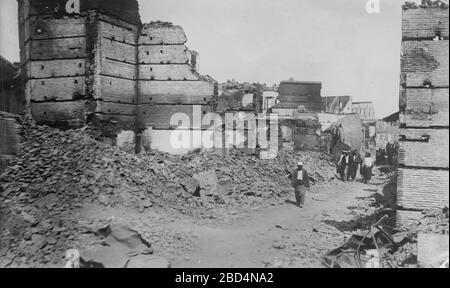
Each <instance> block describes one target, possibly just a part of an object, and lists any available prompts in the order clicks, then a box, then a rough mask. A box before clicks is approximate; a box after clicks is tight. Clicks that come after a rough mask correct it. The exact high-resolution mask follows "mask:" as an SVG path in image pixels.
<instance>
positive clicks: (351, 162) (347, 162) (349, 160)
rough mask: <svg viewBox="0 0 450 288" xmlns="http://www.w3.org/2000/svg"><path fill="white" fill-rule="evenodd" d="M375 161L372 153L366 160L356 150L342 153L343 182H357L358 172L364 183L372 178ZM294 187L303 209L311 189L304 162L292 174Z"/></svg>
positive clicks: (340, 160)
mask: <svg viewBox="0 0 450 288" xmlns="http://www.w3.org/2000/svg"><path fill="white" fill-rule="evenodd" d="M373 164H374V163H373V160H372V157H371V154H370V153H366V155H365V157H364V159H361V156H360V155H359V153H358V152H357V151H356V150H352V151H349V150H347V151H342V153H341V155H340V157H339V161H338V165H337V170H338V173H339V175H340V177H341V179H342V180H343V181H355V180H356V175H357V173H358V170H359V171H360V174H361V176H362V178H363V181H364V183H366V184H367V183H368V182H369V181H370V179H371V178H372V168H373ZM291 181H292V187H293V188H294V190H295V200H296V204H297V206H298V207H300V208H302V207H303V205H304V203H305V196H306V191H307V190H308V189H310V187H311V184H310V179H309V175H308V172H307V171H306V169H305V168H304V167H303V162H298V163H297V168H296V169H295V170H294V171H293V172H292V174H291Z"/></svg>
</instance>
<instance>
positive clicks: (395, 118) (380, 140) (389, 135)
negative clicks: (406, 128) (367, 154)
mask: <svg viewBox="0 0 450 288" xmlns="http://www.w3.org/2000/svg"><path fill="white" fill-rule="evenodd" d="M399 115H400V113H399V112H396V113H394V114H391V115H389V116H387V117H385V118H383V119H382V120H379V121H377V123H376V133H377V135H376V144H377V149H380V148H385V147H386V144H388V143H391V144H393V143H395V142H397V141H398V139H399V129H400V117H399Z"/></svg>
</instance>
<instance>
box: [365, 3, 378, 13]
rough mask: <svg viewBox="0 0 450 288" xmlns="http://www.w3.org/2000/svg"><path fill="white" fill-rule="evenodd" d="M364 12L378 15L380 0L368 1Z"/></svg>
mask: <svg viewBox="0 0 450 288" xmlns="http://www.w3.org/2000/svg"><path fill="white" fill-rule="evenodd" d="M366 12H367V13H369V14H379V13H380V0H368V1H367V3H366Z"/></svg>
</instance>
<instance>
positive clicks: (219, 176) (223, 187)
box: [0, 123, 334, 266]
mask: <svg viewBox="0 0 450 288" xmlns="http://www.w3.org/2000/svg"><path fill="white" fill-rule="evenodd" d="M22 131H23V132H22V134H23V135H22V137H21V142H20V145H19V146H20V151H19V153H18V155H17V158H16V159H15V160H14V161H13V162H12V163H11V166H9V167H8V168H7V169H6V170H5V171H4V172H3V173H2V174H1V175H0V227H1V229H0V241H1V243H0V244H1V245H0V259H3V261H4V262H7V263H6V264H8V263H9V262H14V263H19V264H17V265H20V263H22V264H24V263H36V262H38V263H44V264H47V263H48V264H50V263H54V264H55V263H59V262H58V261H61V257H62V256H61V255H64V253H65V251H66V250H67V249H70V248H71V247H68V244H67V243H68V242H73V241H75V240H77V237H80V236H79V235H84V234H85V233H86V230H89V229H86V225H87V224H86V223H82V221H80V215H79V214H80V211H81V210H82V208H83V207H84V205H85V204H86V203H89V204H96V205H104V206H108V207H119V208H120V207H127V208H131V209H136V210H137V211H138V212H144V211H145V210H147V209H160V208H161V209H164V210H165V211H167V212H168V213H169V212H170V213H181V214H183V215H188V216H192V217H196V218H198V219H221V217H218V216H217V213H219V212H218V211H219V210H220V211H227V209H231V210H233V212H236V210H237V209H243V210H245V209H247V208H248V207H249V206H254V207H260V206H264V205H266V206H268V205H275V204H279V203H281V202H282V201H283V200H282V198H283V197H285V196H286V194H287V193H291V192H292V191H291V187H290V181H289V176H290V173H291V172H292V169H293V168H294V167H295V164H296V162H297V161H303V162H304V163H305V166H306V168H307V169H309V171H311V173H310V174H311V176H312V177H313V180H314V181H315V182H316V183H318V182H323V181H331V180H332V179H333V177H334V169H333V167H332V166H331V165H330V164H329V163H328V160H327V157H324V156H322V155H321V154H319V153H313V152H311V153H306V152H305V153H302V154H294V153H293V152H289V151H280V152H279V155H278V158H277V159H273V160H267V161H266V160H260V159H258V158H256V157H249V156H247V155H244V154H243V153H241V152H239V151H231V152H230V155H229V156H226V157H225V156H222V155H219V154H214V153H199V154H190V155H187V156H172V155H167V154H162V153H159V152H144V153H141V154H139V155H135V154H130V153H126V152H123V151H120V150H118V149H116V148H114V147H112V146H110V145H108V144H106V143H103V142H102V141H97V140H95V139H93V137H91V134H92V133H91V132H92V131H91V130H90V129H80V130H69V131H60V130H57V129H53V128H49V127H45V126H37V125H34V124H31V123H24V124H23V129H22ZM99 140H101V139H99ZM208 175H212V176H214V177H212V179H213V181H212V182H211V181H205V179H203V178H205V177H206V176H208ZM216 181H217V183H215V182H216ZM162 207H163V208H162ZM218 207H220V208H223V209H216V208H218ZM239 207H240V208H239ZM25 248H26V249H25ZM5 259H6V260H5ZM0 262H2V261H0ZM4 262H2V263H0V266H1V265H6V264H5V263H4Z"/></svg>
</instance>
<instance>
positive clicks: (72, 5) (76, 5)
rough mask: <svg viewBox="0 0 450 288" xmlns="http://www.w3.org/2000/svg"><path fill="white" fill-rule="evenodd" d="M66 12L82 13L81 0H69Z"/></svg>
mask: <svg viewBox="0 0 450 288" xmlns="http://www.w3.org/2000/svg"><path fill="white" fill-rule="evenodd" d="M66 12H67V13H68V14H80V0H69V1H67V3H66Z"/></svg>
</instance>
